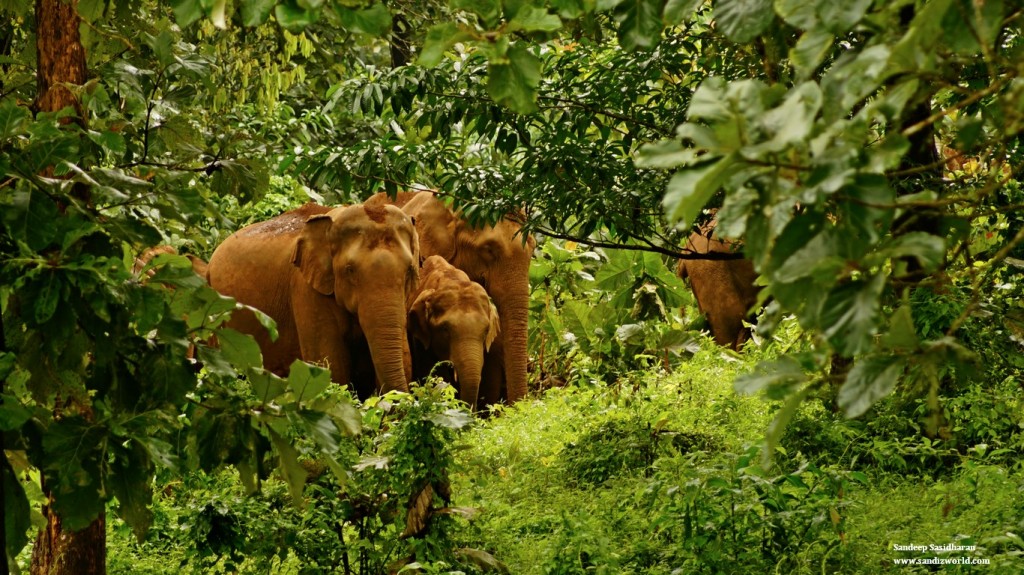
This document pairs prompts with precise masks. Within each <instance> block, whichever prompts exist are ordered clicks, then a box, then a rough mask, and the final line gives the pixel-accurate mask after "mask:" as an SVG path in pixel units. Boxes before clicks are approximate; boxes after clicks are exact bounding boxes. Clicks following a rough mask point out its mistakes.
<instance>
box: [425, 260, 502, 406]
mask: <svg viewBox="0 0 1024 575" xmlns="http://www.w3.org/2000/svg"><path fill="white" fill-rule="evenodd" d="M500 329H501V327H500V321H499V319H498V309H497V308H496V307H495V306H494V304H493V303H492V302H491V298H490V297H489V296H488V295H487V292H486V291H485V290H484V288H483V286H481V285H480V284H478V283H476V282H474V281H470V279H469V276H467V275H466V273H465V272H463V271H462V270H459V269H457V268H455V267H454V266H452V265H451V264H449V263H448V262H447V261H445V259H444V258H442V257H441V256H436V255H435V256H430V257H428V258H427V259H426V260H424V262H423V266H422V268H420V284H419V287H418V288H417V290H416V291H415V292H413V294H412V295H410V296H409V335H410V342H409V346H410V348H412V357H413V378H414V379H419V378H421V377H424V376H426V375H429V374H430V371H431V369H433V368H434V365H435V364H436V363H437V362H438V361H451V362H452V365H453V366H454V368H455V373H454V382H453V383H456V384H457V385H458V388H459V399H461V400H462V401H464V402H466V403H467V404H469V407H470V409H472V410H474V411H475V410H476V408H477V401H478V399H479V390H480V378H481V376H482V375H483V368H484V356H485V354H486V353H487V351H488V350H490V348H491V343H492V342H493V341H494V339H495V338H496V337H497V336H498V333H499V332H500ZM489 383H491V384H493V383H494V382H493V381H491V382H489ZM499 391H500V390H489V391H488V393H485V395H487V394H490V395H496V394H497V393H498V392H499Z"/></svg>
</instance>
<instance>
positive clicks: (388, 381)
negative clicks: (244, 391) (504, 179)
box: [207, 204, 419, 395]
mask: <svg viewBox="0 0 1024 575" xmlns="http://www.w3.org/2000/svg"><path fill="white" fill-rule="evenodd" d="M418 275H419V242H418V240H417V237H416V230H415V229H414V228H413V225H412V220H411V219H410V217H409V216H408V215H406V214H405V213H404V212H402V210H400V209H398V208H396V207H394V206H365V205H354V206H348V207H338V208H334V209H331V208H328V207H325V206H320V205H316V204H306V205H305V206H302V207H301V208H299V209H296V210H292V211H290V212H286V213H284V214H282V215H280V216H277V217H275V218H273V219H270V220H267V221H265V222H261V223H257V224H253V225H251V226H247V227H245V228H243V229H241V230H239V231H237V232H235V233H234V234H232V235H231V236H229V237H228V238H227V239H226V240H224V243H222V244H221V245H220V246H219V247H218V248H217V249H216V250H215V251H214V252H213V256H211V257H210V263H209V266H208V268H207V277H208V278H209V281H210V285H211V286H213V287H214V288H215V289H216V290H217V291H219V292H221V293H222V294H224V295H228V296H231V297H233V298H235V299H236V300H238V301H239V302H241V303H244V304H247V305H250V306H252V307H254V308H256V309H259V310H260V311H262V312H264V313H266V314H267V315H269V316H270V317H272V318H273V319H274V321H276V322H277V331H278V338H277V340H276V341H271V340H270V338H269V336H268V334H267V332H266V330H265V329H263V327H262V326H261V325H260V324H259V322H258V321H257V320H256V317H255V316H254V315H253V314H252V313H251V312H245V311H243V312H237V313H235V314H234V316H233V317H232V319H231V322H230V324H229V325H230V326H231V327H233V328H234V329H237V330H239V331H241V332H244V333H249V334H252V335H253V336H254V337H255V338H256V341H257V342H258V343H259V346H260V349H261V351H262V352H263V361H264V365H265V367H266V368H267V369H269V370H271V371H273V372H275V373H277V374H281V375H283V374H284V373H285V372H286V371H287V370H288V366H290V365H291V363H292V362H293V361H294V360H296V359H303V360H305V361H309V362H312V363H322V364H326V365H327V367H329V368H330V370H331V378H332V379H333V380H334V381H336V382H339V383H342V384H348V383H350V382H353V383H355V384H356V388H357V391H359V392H360V395H366V394H367V391H368V388H371V387H373V386H374V381H373V380H374V378H376V387H377V388H378V389H379V391H382V392H383V391H389V390H396V389H397V390H402V391H405V390H408V382H409V380H410V379H411V376H412V365H411V360H410V358H409V344H408V341H407V339H406V298H407V297H408V295H409V293H410V292H411V291H412V290H413V289H415V287H416V284H417V281H418ZM367 350H368V352H369V356H370V362H372V363H370V362H366V361H365V359H364V356H365V354H366V351H367Z"/></svg>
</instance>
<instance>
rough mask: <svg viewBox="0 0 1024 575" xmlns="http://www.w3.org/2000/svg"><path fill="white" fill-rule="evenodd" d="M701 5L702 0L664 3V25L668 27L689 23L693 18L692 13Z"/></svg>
mask: <svg viewBox="0 0 1024 575" xmlns="http://www.w3.org/2000/svg"><path fill="white" fill-rule="evenodd" d="M703 5H704V0H668V2H666V3H665V10H664V11H663V12H662V18H664V19H665V24H667V25H669V26H675V25H677V24H682V23H684V22H689V21H690V19H691V18H693V15H694V13H696V12H697V10H698V9H700V7H701V6H703Z"/></svg>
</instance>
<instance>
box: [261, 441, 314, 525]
mask: <svg viewBox="0 0 1024 575" xmlns="http://www.w3.org/2000/svg"><path fill="white" fill-rule="evenodd" d="M267 431H268V432H269V433H270V440H271V441H272V442H273V443H274V448H275V449H276V450H277V459H278V469H279V470H280V471H281V476H282V478H283V479H284V480H285V482H286V483H287V484H288V492H289V493H291V495H292V503H294V504H295V506H296V507H299V508H301V507H304V506H305V501H304V500H303V498H302V490H303V488H304V487H305V486H306V476H307V473H306V469H305V468H304V467H302V465H301V464H300V463H299V452H298V451H296V450H295V448H294V447H292V445H291V443H289V442H288V441H287V440H285V439H284V438H283V437H281V436H280V435H278V434H277V432H276V431H274V430H273V429H270V428H267Z"/></svg>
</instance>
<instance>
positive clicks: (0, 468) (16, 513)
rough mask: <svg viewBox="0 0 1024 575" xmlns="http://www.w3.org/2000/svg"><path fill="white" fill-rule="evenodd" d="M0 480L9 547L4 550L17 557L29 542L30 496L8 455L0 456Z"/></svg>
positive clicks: (6, 555)
mask: <svg viewBox="0 0 1024 575" xmlns="http://www.w3.org/2000/svg"><path fill="white" fill-rule="evenodd" d="M0 481H2V482H3V488H4V490H3V506H4V526H3V528H4V534H5V537H4V541H5V543H6V544H7V549H5V550H4V552H5V558H4V561H6V560H7V559H6V557H17V556H18V553H20V552H21V550H22V549H24V548H25V545H26V544H27V543H28V530H29V527H31V524H32V522H31V520H30V515H29V504H28V497H27V496H26V495H25V489H24V488H23V487H22V486H21V482H20V481H18V477H17V475H16V474H15V473H14V469H13V468H11V464H10V462H9V461H7V457H6V456H3V457H0Z"/></svg>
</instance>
